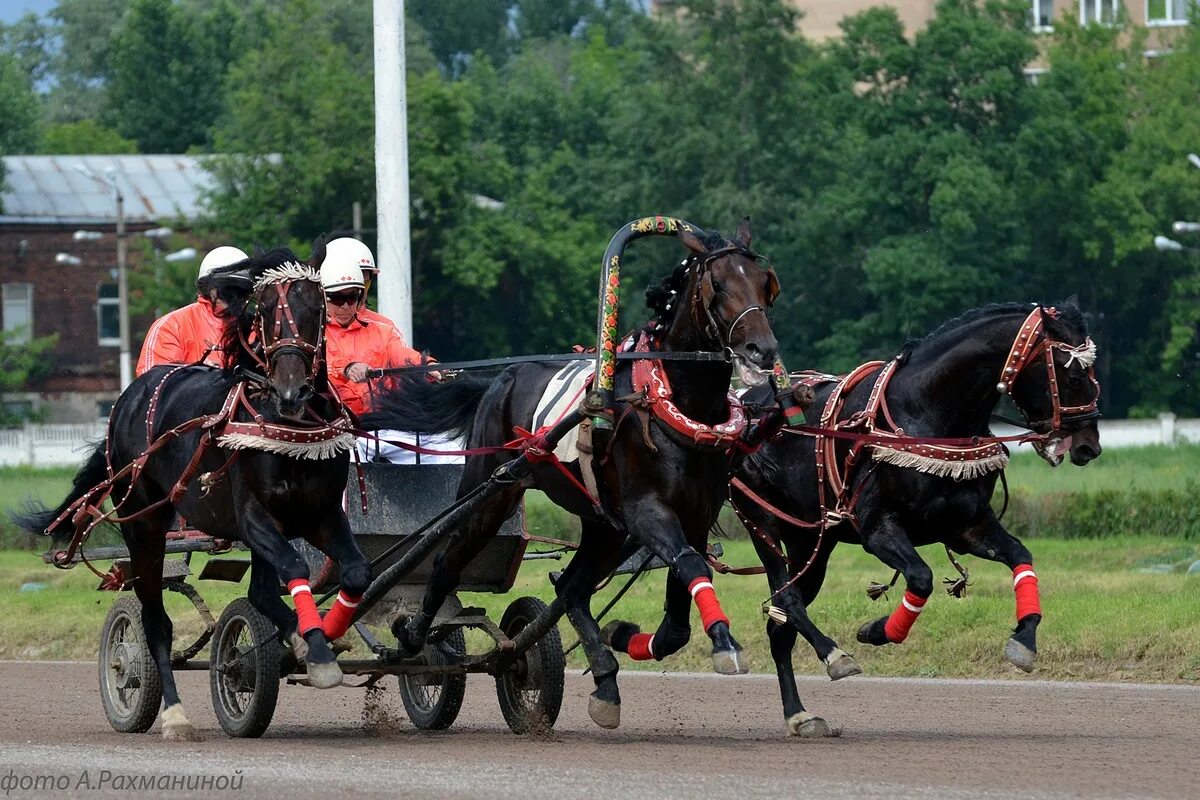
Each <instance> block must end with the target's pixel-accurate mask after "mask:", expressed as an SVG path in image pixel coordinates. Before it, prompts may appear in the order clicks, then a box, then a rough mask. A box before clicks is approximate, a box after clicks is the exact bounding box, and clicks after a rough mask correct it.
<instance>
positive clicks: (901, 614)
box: [883, 591, 928, 644]
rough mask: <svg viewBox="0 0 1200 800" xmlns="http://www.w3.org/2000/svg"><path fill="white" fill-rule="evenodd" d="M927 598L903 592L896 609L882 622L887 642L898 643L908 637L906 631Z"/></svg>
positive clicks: (919, 612) (910, 626)
mask: <svg viewBox="0 0 1200 800" xmlns="http://www.w3.org/2000/svg"><path fill="white" fill-rule="evenodd" d="M927 599H928V598H925V597H919V596H918V595H915V594H913V593H912V592H909V591H905V592H904V597H903V598H901V600H900V605H898V606H896V610H895V611H893V612H892V615H891V616H890V617H888V620H887V622H885V623H884V624H883V632H884V634H885V635H886V636H887V638H888V641H889V642H892V643H893V644H900V643H901V642H903V641H904V640H905V639H907V638H908V632H909V631H910V630H912V626H913V623H914V622H916V621H917V617H919V616H920V615H921V610H922V609H923V608H925V601H926V600H927Z"/></svg>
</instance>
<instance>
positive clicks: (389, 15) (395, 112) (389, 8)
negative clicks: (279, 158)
mask: <svg viewBox="0 0 1200 800" xmlns="http://www.w3.org/2000/svg"><path fill="white" fill-rule="evenodd" d="M374 1H375V5H374V12H375V16H374V32H375V208H376V220H377V221H376V234H377V236H378V240H377V243H376V248H375V256H376V259H377V261H376V263H377V264H378V265H379V311H380V313H382V314H383V315H384V316H386V317H389V318H391V319H392V320H393V321H394V322H395V323H396V325H397V327H399V328H400V333H401V335H402V336H404V338H405V340H406V341H408V342H410V343H411V342H412V341H413V338H412V336H413V322H412V251H411V245H410V242H409V222H408V212H409V196H408V106H407V97H406V90H405V64H404V0H374Z"/></svg>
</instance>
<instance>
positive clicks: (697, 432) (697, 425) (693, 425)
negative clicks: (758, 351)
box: [633, 331, 747, 450]
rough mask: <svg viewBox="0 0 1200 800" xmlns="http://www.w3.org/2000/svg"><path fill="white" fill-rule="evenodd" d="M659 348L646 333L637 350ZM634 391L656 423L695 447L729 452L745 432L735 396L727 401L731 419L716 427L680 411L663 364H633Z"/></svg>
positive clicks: (743, 419)
mask: <svg viewBox="0 0 1200 800" xmlns="http://www.w3.org/2000/svg"><path fill="white" fill-rule="evenodd" d="M657 347H658V342H657V341H656V340H655V339H654V338H652V337H651V336H650V335H648V334H647V333H646V332H645V331H643V332H642V333H641V334H640V336H639V337H638V342H637V346H636V348H635V350H637V352H640V353H647V352H650V351H652V350H654V349H656V348H657ZM633 390H634V391H635V392H638V393H640V394H641V395H642V397H641V398H639V399H638V401H637V402H638V403H643V402H644V403H645V405H646V406H648V407H649V410H650V412H651V413H652V414H653V415H654V418H655V419H656V420H658V421H659V422H660V423H662V424H663V425H665V426H666V428H667V429H668V430H669V431H673V432H674V433H676V434H679V436H680V437H682V438H683V440H684V441H685V442H687V443H689V444H691V445H693V446H695V447H704V448H710V447H711V448H714V449H718V450H727V449H729V448H730V447H732V446H733V443H734V442H735V441H737V439H738V437H740V436H741V435H742V433H743V432H744V431H745V430H746V424H747V421H746V411H745V409H744V408H743V407H742V404H741V403H740V402H739V401H738V400H737V398H735V397H733V396H732V395H731V396H730V397H729V398H728V404H729V418H728V419H727V420H725V421H724V422H721V423H717V424H716V425H709V424H708V423H705V422H697V421H696V420H694V419H692V418H691V417H688V416H687V415H686V414H684V413H683V412H682V411H680V410H679V406H677V405H675V401H674V400H672V399H671V396H672V392H671V382H670V380H669V379H668V378H667V372H666V370H665V369H663V363H662V362H661V361H652V360H644V361H642V360H639V361H634V362H633Z"/></svg>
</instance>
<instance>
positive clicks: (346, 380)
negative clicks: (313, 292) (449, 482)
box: [321, 248, 462, 464]
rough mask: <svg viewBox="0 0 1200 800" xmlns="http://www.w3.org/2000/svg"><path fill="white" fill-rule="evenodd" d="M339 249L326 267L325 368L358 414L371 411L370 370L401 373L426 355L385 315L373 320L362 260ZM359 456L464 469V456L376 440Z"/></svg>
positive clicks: (430, 440) (391, 434)
mask: <svg viewBox="0 0 1200 800" xmlns="http://www.w3.org/2000/svg"><path fill="white" fill-rule="evenodd" d="M343 255H345V254H344V253H342V252H341V251H340V250H339V249H338V248H334V249H332V250H327V251H326V255H325V261H324V262H323V263H322V264H321V285H322V286H323V287H324V289H325V300H326V308H327V311H328V321H327V322H326V325H325V362H326V368H327V370H328V373H329V382H330V384H332V386H333V389H334V391H336V392H337V394H338V396H339V397H340V398H341V400H342V402H343V403H345V404H346V406H347V408H349V409H350V410H351V411H353V412H354V413H355V414H363V413H365V412H366V411H368V410H369V409H370V406H371V397H372V386H371V381H370V380H369V379H368V377H367V372H368V370H370V369H380V368H388V367H401V366H405V365H417V364H421V363H423V359H422V356H421V354H420V353H418V352H417V351H416V350H414V349H412V348H411V347H409V346H408V345H407V344H406V343H405V341H404V338H403V337H402V336H401V335H400V332H399V331H398V330H397V329H396V327H395V326H394V325H393V324H391V321H390V320H388V319H387V317H384V316H382V315H380V314H374V313H372V314H371V316H370V317H369V318H368V317H367V316H366V315H364V314H363V313H362V308H361V303H362V300H363V295H365V294H366V281H365V280H364V278H363V273H362V269H361V268H360V267H359V265H358V263H357V259H356V258H343V257H342V256H343ZM377 435H378V436H379V437H380V438H382V439H391V440H398V441H404V442H406V443H408V444H419V445H420V446H421V447H427V448H430V449H441V450H447V449H449V450H457V449H460V448H459V444H458V443H457V442H451V441H449V440H446V439H443V438H441V437H430V436H422V437H418V436H417V435H416V434H413V433H409V432H405V431H378V432H377ZM359 450H360V452H361V453H362V455H363V457H364V458H366V459H368V460H381V461H392V462H394V463H407V464H412V463H462V457H461V456H440V455H421V456H417V454H415V453H413V452H412V451H409V450H406V449H404V448H402V447H399V446H397V445H389V444H387V443H385V442H380V441H378V440H375V439H365V438H360V439H359Z"/></svg>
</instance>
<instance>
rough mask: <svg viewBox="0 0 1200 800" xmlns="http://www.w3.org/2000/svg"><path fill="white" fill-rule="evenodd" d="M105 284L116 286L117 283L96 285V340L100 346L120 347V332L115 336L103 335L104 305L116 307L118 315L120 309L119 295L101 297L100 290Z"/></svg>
mask: <svg viewBox="0 0 1200 800" xmlns="http://www.w3.org/2000/svg"><path fill="white" fill-rule="evenodd" d="M105 286H112V287H113V288H116V286H117V284H115V283H101V284H98V285H97V286H96V340H97V342H98V343H99V345H100V346H101V347H120V346H121V334H120V333H119V332H118V334H117V335H116V336H105V335H104V327H103V326H104V308H105V306H112V307H114V308H116V309H117V313H118V316H119V315H120V309H121V298H120V296H119V295H114V296H113V297H103V296H102V295H101V294H100V292H101V291H102V290H103V289H104V287H105ZM119 322H120V320H119V319H118V324H119Z"/></svg>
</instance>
